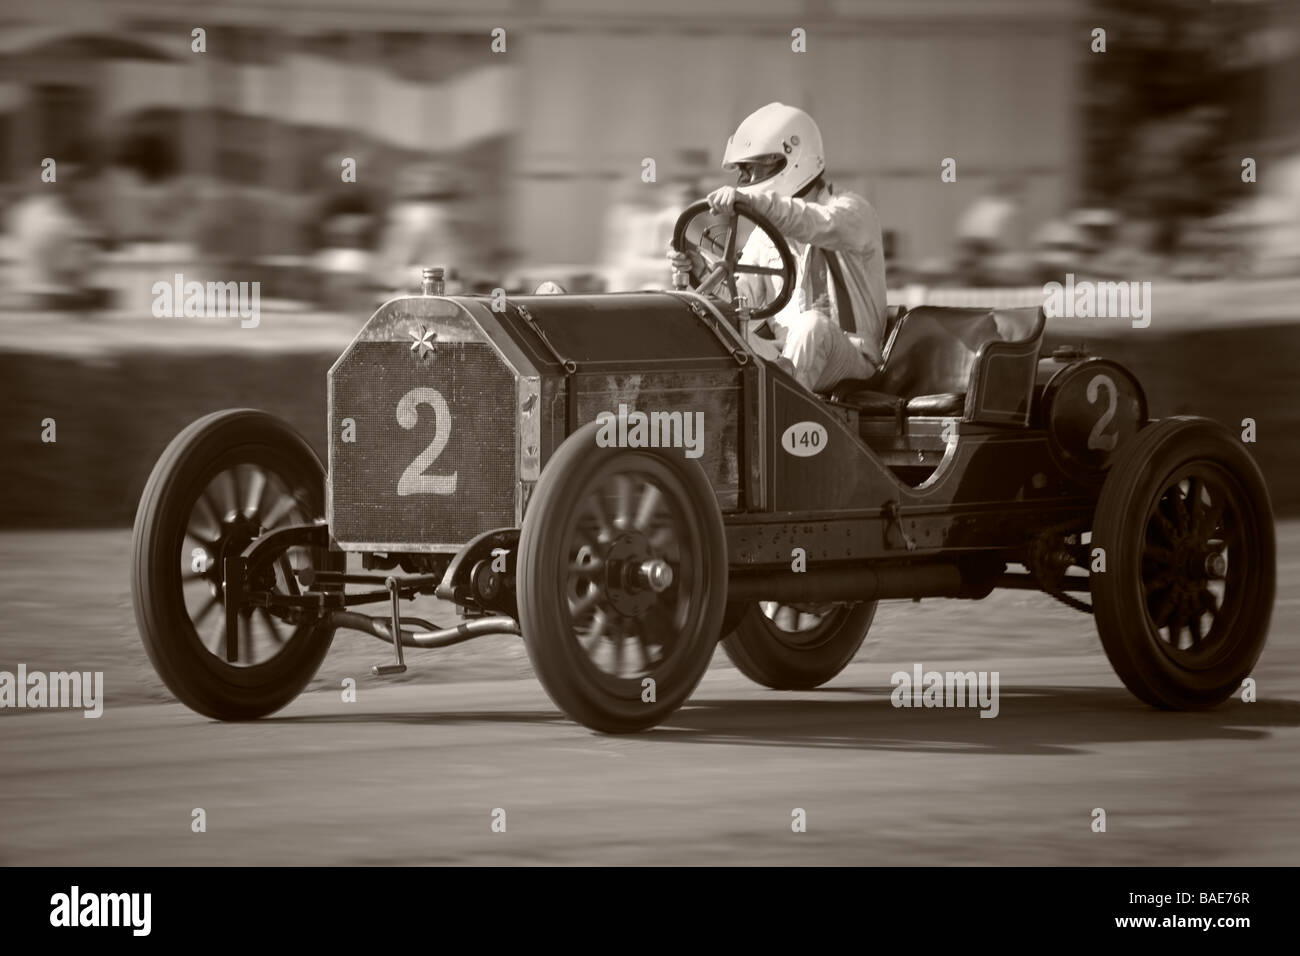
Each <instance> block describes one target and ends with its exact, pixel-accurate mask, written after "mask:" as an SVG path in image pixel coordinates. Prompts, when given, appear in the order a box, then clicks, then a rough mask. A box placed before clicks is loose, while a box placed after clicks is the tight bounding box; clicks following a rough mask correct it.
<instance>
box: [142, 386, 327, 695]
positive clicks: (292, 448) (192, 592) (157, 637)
mask: <svg viewBox="0 0 1300 956" xmlns="http://www.w3.org/2000/svg"><path fill="white" fill-rule="evenodd" d="M324 506H325V469H324V468H323V467H322V465H321V463H320V459H318V458H317V457H316V453H315V452H314V451H313V450H312V448H311V446H310V445H308V444H307V442H306V441H305V440H304V439H303V438H302V437H301V436H300V435H299V434H298V433H297V432H295V431H294V430H293V429H292V428H290V427H289V426H288V425H286V424H284V423H283V422H281V421H279V420H278V419H276V418H274V417H272V416H271V415H268V414H267V413H266V412H260V411H254V410H251V409H234V410H229V411H223V412H217V413H215V414H213V415H208V416H207V417H205V418H202V419H199V420H198V421H196V422H195V423H194V424H192V425H190V426H189V427H188V428H186V429H185V430H184V431H183V432H181V433H180V434H179V435H177V436H176V438H175V439H174V440H173V441H172V443H171V444H170V445H168V446H167V449H166V450H165V451H164V452H163V454H162V456H161V457H160V458H159V459H158V463H157V464H156V465H155V466H154V470H153V473H152V474H151V475H150V476H149V481H148V483H147V484H146V485H145V489H144V494H143V495H142V496H141V499H140V505H139V509H138V511H137V513H136V520H135V530H134V533H133V537H132V576H131V591H132V596H133V598H134V603H135V616H136V623H137V625H138V627H139V630H140V637H141V639H142V640H143V641H144V647H145V651H146V652H147V653H148V654H149V659H150V660H151V661H152V662H153V665H154V668H155V669H156V670H157V671H158V675H159V676H160V677H161V678H162V680H163V682H164V683H165V684H166V685H167V687H168V689H169V690H171V692H172V693H173V694H175V695H176V697H177V699H179V700H180V701H181V702H182V703H183V704H185V705H187V706H188V707H190V708H192V709H193V710H195V711H197V712H198V713H200V714H203V715H205V716H207V717H213V718H216V719H218V720H247V719H251V718H255V717H261V716H264V715H266V714H269V713H272V712H274V711H276V710H279V709H280V708H281V707H283V706H285V705H286V704H287V703H289V702H290V701H291V700H293V699H294V698H295V697H296V696H298V694H299V693H300V692H301V691H302V689H303V687H305V686H306V685H307V682H308V681H310V680H311V678H312V676H313V675H314V674H315V673H316V670H317V668H319V666H320V663H321V661H322V659H324V657H325V653H326V652H327V651H328V650H329V646H330V643H331V640H332V634H333V632H332V630H331V629H329V628H327V627H323V626H318V625H316V624H313V623H302V624H292V623H289V622H288V621H286V620H285V619H284V618H282V617H279V616H277V615H276V614H275V613H273V612H272V611H270V610H268V609H267V608H264V607H263V608H252V607H249V608H245V609H242V610H241V612H240V615H239V627H238V632H239V633H238V638H237V640H236V641H234V642H230V643H228V642H227V640H226V628H225V594H224V593H223V576H222V568H223V563H224V559H225V557H226V556H227V555H231V554H239V553H240V552H241V551H243V550H244V548H246V547H247V546H248V545H249V543H251V542H252V541H253V540H255V539H256V538H257V537H258V536H260V535H261V534H262V533H263V532H265V531H268V530H270V529H272V528H276V527H279V526H281V525H286V524H305V523H310V522H311V521H313V520H315V519H316V518H318V517H321V516H322V515H323V514H324ZM342 557H343V556H342V555H337V554H330V553H329V552H328V551H326V550H325V549H323V548H305V547H294V548H288V549H286V550H285V552H284V553H282V554H280V555H278V556H277V557H276V560H275V561H274V564H273V566H272V567H271V568H270V570H269V571H267V572H266V573H265V574H264V576H263V579H262V580H258V581H256V582H252V583H253V585H254V586H255V587H256V588H257V589H258V590H270V591H279V592H280V593H284V594H297V593H298V590H299V589H298V581H297V576H296V574H295V571H297V570H303V569H306V568H314V569H316V570H323V569H326V568H334V569H340V568H341V567H342Z"/></svg>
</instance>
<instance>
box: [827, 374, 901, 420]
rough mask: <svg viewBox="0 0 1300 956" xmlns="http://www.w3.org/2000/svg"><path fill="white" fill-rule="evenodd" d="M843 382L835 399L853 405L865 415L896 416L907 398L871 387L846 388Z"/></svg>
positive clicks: (836, 392) (837, 390) (836, 390)
mask: <svg viewBox="0 0 1300 956" xmlns="http://www.w3.org/2000/svg"><path fill="white" fill-rule="evenodd" d="M845 384H846V383H844V382H841V383H840V386H839V387H837V388H836V389H835V400H836V401H837V402H843V403H844V404H845V405H852V406H853V407H854V408H856V409H857V410H858V411H859V412H861V413H862V414H863V415H889V416H895V415H897V414H898V413H899V412H901V411H902V410H903V405H904V402H905V401H906V399H904V398H901V397H899V396H898V395H890V394H889V393H888V392H875V391H872V390H871V389H869V388H844V387H843V386H844V385H845Z"/></svg>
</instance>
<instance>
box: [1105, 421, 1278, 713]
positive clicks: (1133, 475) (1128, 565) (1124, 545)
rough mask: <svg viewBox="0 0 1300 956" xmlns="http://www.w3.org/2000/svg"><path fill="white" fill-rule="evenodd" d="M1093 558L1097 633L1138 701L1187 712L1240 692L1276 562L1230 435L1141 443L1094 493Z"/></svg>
mask: <svg viewBox="0 0 1300 956" xmlns="http://www.w3.org/2000/svg"><path fill="white" fill-rule="evenodd" d="M1092 547H1093V548H1094V549H1097V548H1101V549H1102V550H1103V552H1104V556H1105V561H1106V568H1105V571H1094V572H1093V573H1092V575H1091V581H1090V583H1091V588H1092V595H1093V608H1094V613H1095V615H1096V619H1097V631H1098V633H1099V634H1100V636H1101V643H1102V647H1104V648H1105V651H1106V656H1107V657H1108V658H1109V659H1110V662H1111V665H1112V666H1113V667H1114V668H1115V673H1116V674H1118V675H1119V677H1120V679H1121V680H1122V681H1123V682H1124V684H1125V686H1127V687H1128V689H1129V690H1130V691H1132V692H1133V694H1134V695H1135V696H1136V697H1138V698H1139V699H1140V700H1143V701H1145V702H1146V703H1149V704H1152V705H1154V706H1156V707H1164V708H1169V709H1176V710H1184V709H1196V708H1204V707H1211V706H1213V705H1215V704H1217V703H1219V702H1220V701H1223V700H1225V699H1226V698H1227V697H1229V696H1230V695H1231V694H1232V693H1233V691H1235V690H1236V689H1237V688H1238V687H1240V686H1241V682H1242V680H1243V679H1244V678H1245V677H1246V676H1248V675H1249V674H1250V671H1251V668H1252V667H1254V666H1255V662H1256V661H1257V660H1258V659H1259V655H1260V653H1261V651H1262V650H1263V648H1264V641H1265V639H1266V638H1267V636H1268V624H1269V617H1270V615H1271V613H1272V609H1273V592H1274V587H1275V575H1276V551H1275V541H1274V531H1273V513H1272V509H1271V508H1270V506H1269V500H1268V490H1267V489H1266V487H1265V485H1264V479H1263V476H1262V475H1261V474H1260V471H1259V468H1258V466H1257V465H1256V464H1255V461H1254V459H1252V458H1251V457H1250V455H1249V454H1248V453H1247V452H1246V450H1245V449H1244V448H1243V447H1242V446H1241V443H1240V442H1239V441H1237V440H1236V438H1235V436H1233V435H1232V434H1231V433H1229V432H1228V431H1227V430H1226V429H1225V428H1223V426H1221V425H1219V424H1217V423H1215V422H1211V421H1208V420H1206V419H1200V418H1171V419H1165V420H1163V421H1159V422H1156V423H1155V424H1153V425H1149V426H1148V427H1147V428H1145V429H1143V430H1142V431H1141V432H1139V433H1138V435H1137V437H1136V438H1134V439H1133V440H1132V443H1131V444H1130V445H1129V447H1128V448H1127V449H1126V450H1125V451H1124V452H1122V453H1121V455H1120V458H1119V460H1118V461H1116V462H1115V464H1114V465H1113V466H1112V468H1111V471H1110V473H1109V474H1108V475H1107V477H1106V483H1105V484H1104V485H1103V486H1102V491H1101V498H1100V500H1099V501H1098V503H1097V513H1096V517H1095V519H1094V521H1093V530H1092ZM1095 554H1096V551H1095V550H1094V555H1095Z"/></svg>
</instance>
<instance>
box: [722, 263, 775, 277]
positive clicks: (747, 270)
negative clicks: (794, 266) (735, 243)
mask: <svg viewBox="0 0 1300 956" xmlns="http://www.w3.org/2000/svg"><path fill="white" fill-rule="evenodd" d="M733 268H734V270H735V271H736V272H739V273H742V274H744V275H756V276H782V275H784V274H785V273H784V272H782V271H781V270H780V269H774V268H772V267H771V266H756V265H751V264H750V263H748V262H745V263H740V264H738V265H736V266H734V267H733Z"/></svg>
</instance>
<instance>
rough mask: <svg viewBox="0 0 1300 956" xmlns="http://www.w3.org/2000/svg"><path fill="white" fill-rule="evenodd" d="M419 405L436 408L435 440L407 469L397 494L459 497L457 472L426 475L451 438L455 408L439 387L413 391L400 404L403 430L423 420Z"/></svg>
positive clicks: (398, 410)
mask: <svg viewBox="0 0 1300 956" xmlns="http://www.w3.org/2000/svg"><path fill="white" fill-rule="evenodd" d="M419 405H428V406H429V407H430V408H432V409H433V441H431V442H430V443H429V445H428V447H427V448H425V449H424V451H422V452H420V454H419V456H418V457H417V458H416V459H415V461H413V462H411V463H410V464H409V465H407V466H406V470H405V471H403V472H402V477H401V478H399V479H398V480H397V494H398V495H399V496H401V497H405V496H407V495H452V494H455V493H456V472H454V471H453V472H452V473H451V474H450V475H426V474H425V473H424V470H425V469H426V468H428V467H429V466H430V465H432V464H433V463H434V461H436V460H437V458H438V456H439V455H441V454H442V452H443V449H445V448H446V447H447V442H448V440H450V438H451V409H450V408H448V407H447V400H446V399H445V398H443V397H442V393H441V392H439V391H438V390H437V389H436V388H424V387H421V388H413V389H411V390H410V391H409V392H407V393H406V394H405V395H403V396H402V398H401V400H400V401H399V402H398V403H397V424H399V425H401V426H402V427H403V428H414V427H415V423H416V422H417V421H418V420H419V417H420V412H419V410H418V408H417V406H419Z"/></svg>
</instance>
